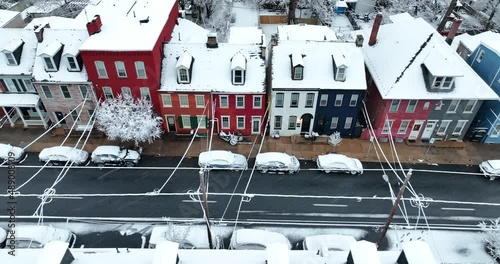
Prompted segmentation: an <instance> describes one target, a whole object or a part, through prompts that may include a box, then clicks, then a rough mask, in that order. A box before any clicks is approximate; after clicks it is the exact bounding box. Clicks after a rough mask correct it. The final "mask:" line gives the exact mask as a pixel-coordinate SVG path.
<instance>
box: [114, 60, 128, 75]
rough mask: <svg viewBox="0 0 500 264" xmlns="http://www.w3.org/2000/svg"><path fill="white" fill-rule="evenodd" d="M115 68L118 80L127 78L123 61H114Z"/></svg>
mask: <svg viewBox="0 0 500 264" xmlns="http://www.w3.org/2000/svg"><path fill="white" fill-rule="evenodd" d="M115 67H116V72H117V73H118V78H127V71H125V63H123V61H115Z"/></svg>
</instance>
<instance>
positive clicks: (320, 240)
mask: <svg viewBox="0 0 500 264" xmlns="http://www.w3.org/2000/svg"><path fill="white" fill-rule="evenodd" d="M355 242H356V239H355V238H354V237H353V236H346V235H337V234H335V235H315V236H308V237H306V238H305V239H304V241H303V242H302V246H303V248H304V250H311V251H314V252H317V251H318V250H322V249H323V248H326V249H328V251H349V250H350V249H351V244H352V243H355Z"/></svg>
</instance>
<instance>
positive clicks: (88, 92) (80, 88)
mask: <svg viewBox="0 0 500 264" xmlns="http://www.w3.org/2000/svg"><path fill="white" fill-rule="evenodd" d="M82 87H85V89H86V90H87V95H90V91H89V87H88V86H87V85H78V90H80V95H81V96H82V98H83V99H85V95H84V94H83V92H82ZM89 99H90V96H89Z"/></svg>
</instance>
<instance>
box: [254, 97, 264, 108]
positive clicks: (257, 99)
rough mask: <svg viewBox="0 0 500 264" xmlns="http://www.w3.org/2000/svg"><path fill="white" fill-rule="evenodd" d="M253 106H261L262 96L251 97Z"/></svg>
mask: <svg viewBox="0 0 500 264" xmlns="http://www.w3.org/2000/svg"><path fill="white" fill-rule="evenodd" d="M253 108H262V97H261V96H260V95H256V96H254V97H253Z"/></svg>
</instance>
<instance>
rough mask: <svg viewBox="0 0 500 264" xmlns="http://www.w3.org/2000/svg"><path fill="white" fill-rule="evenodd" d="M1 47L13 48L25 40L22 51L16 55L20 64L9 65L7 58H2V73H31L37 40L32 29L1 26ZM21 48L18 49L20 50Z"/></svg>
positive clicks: (0, 66) (0, 61)
mask: <svg viewBox="0 0 500 264" xmlns="http://www.w3.org/2000/svg"><path fill="white" fill-rule="evenodd" d="M0 36H2V37H0V48H1V49H5V48H6V47H7V49H9V50H11V49H12V47H14V46H16V45H18V44H19V43H21V42H20V41H22V42H23V44H22V45H21V46H18V48H19V47H22V52H21V53H20V54H19V57H16V59H17V63H18V65H14V66H9V65H7V63H6V62H5V60H0V74H1V75H31V74H32V71H33V64H34V61H35V54H36V47H37V40H36V36H35V32H34V31H33V30H32V29H21V28H0ZM19 50H20V49H17V51H19Z"/></svg>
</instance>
